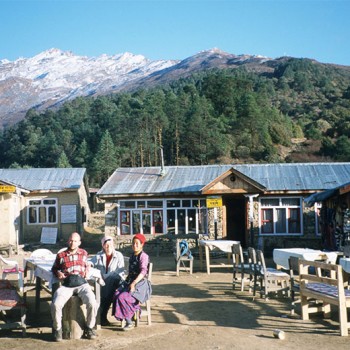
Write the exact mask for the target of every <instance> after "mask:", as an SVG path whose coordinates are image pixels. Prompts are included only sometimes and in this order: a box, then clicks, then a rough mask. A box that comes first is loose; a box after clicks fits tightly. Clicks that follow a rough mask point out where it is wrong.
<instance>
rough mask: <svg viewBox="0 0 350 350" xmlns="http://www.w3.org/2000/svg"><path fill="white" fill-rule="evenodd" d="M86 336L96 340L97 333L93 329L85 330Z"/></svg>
mask: <svg viewBox="0 0 350 350" xmlns="http://www.w3.org/2000/svg"><path fill="white" fill-rule="evenodd" d="M85 336H86V338H88V339H96V333H95V332H94V330H93V329H91V328H86V330H85Z"/></svg>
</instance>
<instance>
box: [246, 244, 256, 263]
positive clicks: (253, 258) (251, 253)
mask: <svg viewBox="0 0 350 350" xmlns="http://www.w3.org/2000/svg"><path fill="white" fill-rule="evenodd" d="M248 262H249V264H253V265H255V264H256V263H257V261H256V251H255V249H254V248H253V247H248Z"/></svg>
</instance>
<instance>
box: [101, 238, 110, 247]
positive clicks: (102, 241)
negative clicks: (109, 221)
mask: <svg viewBox="0 0 350 350" xmlns="http://www.w3.org/2000/svg"><path fill="white" fill-rule="evenodd" d="M108 241H112V243H113V237H112V236H104V237H103V238H102V239H101V243H102V246H104V245H105V243H106V242H108Z"/></svg>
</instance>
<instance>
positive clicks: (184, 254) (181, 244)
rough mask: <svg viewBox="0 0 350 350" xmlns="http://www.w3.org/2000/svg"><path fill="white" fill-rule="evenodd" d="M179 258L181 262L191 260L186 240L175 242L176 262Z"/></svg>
mask: <svg viewBox="0 0 350 350" xmlns="http://www.w3.org/2000/svg"><path fill="white" fill-rule="evenodd" d="M180 257H181V259H182V260H184V259H186V258H187V259H192V253H191V250H190V248H189V245H188V241H187V240H186V239H177V240H176V260H179V259H180Z"/></svg>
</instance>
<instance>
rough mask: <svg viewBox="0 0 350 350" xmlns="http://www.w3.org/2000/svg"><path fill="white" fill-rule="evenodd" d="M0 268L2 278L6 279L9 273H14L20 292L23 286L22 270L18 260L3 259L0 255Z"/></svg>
mask: <svg viewBox="0 0 350 350" xmlns="http://www.w3.org/2000/svg"><path fill="white" fill-rule="evenodd" d="M0 268H1V271H2V279H7V277H8V276H9V275H16V277H17V288H18V290H19V291H20V292H21V293H22V292H23V286H24V282H23V280H24V278H23V275H24V270H23V269H22V268H20V267H19V265H18V262H17V261H15V260H9V259H5V258H4V257H2V256H1V255H0Z"/></svg>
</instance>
